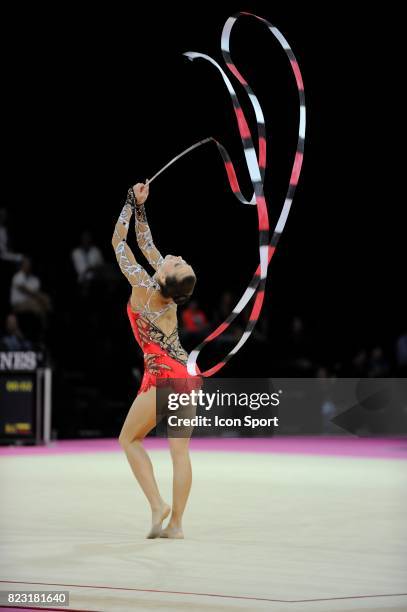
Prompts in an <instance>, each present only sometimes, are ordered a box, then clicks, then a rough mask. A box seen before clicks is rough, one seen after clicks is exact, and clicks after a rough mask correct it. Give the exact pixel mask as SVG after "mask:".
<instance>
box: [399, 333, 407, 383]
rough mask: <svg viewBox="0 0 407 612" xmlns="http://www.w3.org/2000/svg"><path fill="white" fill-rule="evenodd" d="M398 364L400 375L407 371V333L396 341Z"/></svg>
mask: <svg viewBox="0 0 407 612" xmlns="http://www.w3.org/2000/svg"><path fill="white" fill-rule="evenodd" d="M396 363H397V368H398V370H399V372H400V373H403V372H404V373H406V371H407V332H406V333H403V334H401V336H399V337H398V338H397V341H396Z"/></svg>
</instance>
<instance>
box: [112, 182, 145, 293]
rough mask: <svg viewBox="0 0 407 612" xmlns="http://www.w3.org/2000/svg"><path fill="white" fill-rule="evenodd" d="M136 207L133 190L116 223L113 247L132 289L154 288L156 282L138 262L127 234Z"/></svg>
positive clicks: (129, 191)
mask: <svg viewBox="0 0 407 612" xmlns="http://www.w3.org/2000/svg"><path fill="white" fill-rule="evenodd" d="M134 207H135V198H134V193H133V189H129V190H128V192H127V198H126V203H125V205H124V206H123V208H122V211H121V213H120V216H119V218H118V220H117V222H116V226H115V228H114V232H113V238H112V245H113V248H114V251H115V254H116V259H117V262H118V264H119V266H120V270H121V271H122V272H123V274H124V276H125V277H126V278H127V280H128V281H129V283H130V284H131V285H132V287H146V288H148V287H152V286H154V280H153V279H152V278H151V276H150V275H149V274H147V272H146V271H145V270H144V268H143V267H142V266H141V265H140V264H139V263H138V262H137V261H136V259H135V257H134V255H133V252H132V250H131V249H130V247H129V246H128V244H127V242H126V240H127V233H128V231H129V223H130V219H131V216H132V214H133V211H134Z"/></svg>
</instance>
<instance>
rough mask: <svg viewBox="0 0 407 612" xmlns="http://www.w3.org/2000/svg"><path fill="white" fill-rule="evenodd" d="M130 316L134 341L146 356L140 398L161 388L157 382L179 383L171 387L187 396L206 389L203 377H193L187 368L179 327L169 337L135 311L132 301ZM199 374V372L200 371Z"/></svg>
mask: <svg viewBox="0 0 407 612" xmlns="http://www.w3.org/2000/svg"><path fill="white" fill-rule="evenodd" d="M127 314H128V317H129V319H130V324H131V327H132V329H133V333H134V337H135V338H136V340H137V342H138V344H139V345H140V347H141V348H142V350H143V353H144V376H143V379H142V381H141V386H140V389H139V390H138V393H137V395H139V394H140V393H142V392H144V391H147V390H148V389H150V387H151V386H157V379H164V378H165V379H176V380H174V381H173V382H171V386H172V387H173V389H174V391H175V392H177V393H185V392H188V391H191V390H192V389H199V388H200V387H201V386H202V379H201V378H200V377H199V376H190V374H188V370H187V367H186V364H187V360H188V353H187V352H186V351H185V350H184V349H183V348H182V346H181V344H180V341H179V337H178V325H176V326H175V328H174V330H173V332H172V333H171V334H170V335H169V336H167V335H166V334H164V332H163V331H162V330H161V329H160V328H159V327H157V325H155V324H154V323H152V322H151V321H150V320H149V319H147V317H146V316H145V315H143V314H142V313H141V312H140V311H134V310H133V309H132V307H131V304H130V301H129V302H128V304H127ZM198 372H199V370H198ZM180 379H182V380H180Z"/></svg>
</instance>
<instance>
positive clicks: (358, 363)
mask: <svg viewBox="0 0 407 612" xmlns="http://www.w3.org/2000/svg"><path fill="white" fill-rule="evenodd" d="M367 372H368V362H367V352H366V350H365V349H360V351H359V352H358V353H357V354H356V355H355V356H354V357H353V359H352V364H351V376H355V377H360V378H363V377H364V376H367Z"/></svg>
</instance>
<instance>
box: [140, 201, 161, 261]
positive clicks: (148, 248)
mask: <svg viewBox="0 0 407 612" xmlns="http://www.w3.org/2000/svg"><path fill="white" fill-rule="evenodd" d="M135 211H136V214H135V230H136V238H137V244H138V245H139V247H140V250H141V252H142V253H143V255H144V257H145V258H146V259H147V261H148V263H149V264H150V265H151V266H152V267H153V268H154V270H157V268H158V267H159V266H160V265H161V264H162V262H163V257H162V255H161V253H160V251H159V250H158V249H157V247H156V246H155V244H154V242H153V237H152V235H151V230H150V226H149V225H148V221H147V214H146V209H145V206H144V204H137V205H136V207H135Z"/></svg>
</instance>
